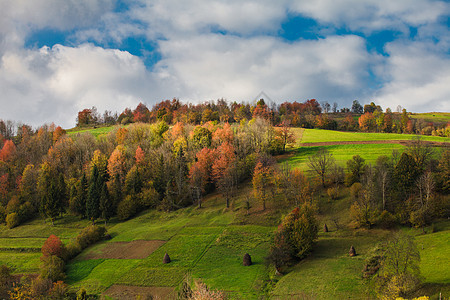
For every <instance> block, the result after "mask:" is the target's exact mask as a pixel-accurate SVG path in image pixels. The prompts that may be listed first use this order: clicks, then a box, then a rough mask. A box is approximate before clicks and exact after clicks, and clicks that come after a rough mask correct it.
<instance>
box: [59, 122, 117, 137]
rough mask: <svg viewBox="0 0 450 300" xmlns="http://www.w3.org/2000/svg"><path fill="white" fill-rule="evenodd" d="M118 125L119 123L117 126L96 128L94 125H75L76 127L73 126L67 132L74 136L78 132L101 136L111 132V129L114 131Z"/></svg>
mask: <svg viewBox="0 0 450 300" xmlns="http://www.w3.org/2000/svg"><path fill="white" fill-rule="evenodd" d="M116 127H118V125H116V126H104V127H96V128H94V127H92V128H89V127H88V128H84V127H82V128H78V127H75V128H72V129H68V130H67V134H68V135H69V136H73V135H76V134H81V133H85V132H90V133H91V134H92V135H93V136H95V137H99V136H101V135H104V134H107V133H109V132H110V131H112V130H113V129H114V128H116Z"/></svg>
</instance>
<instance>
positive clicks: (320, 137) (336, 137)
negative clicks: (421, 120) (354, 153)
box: [297, 129, 450, 144]
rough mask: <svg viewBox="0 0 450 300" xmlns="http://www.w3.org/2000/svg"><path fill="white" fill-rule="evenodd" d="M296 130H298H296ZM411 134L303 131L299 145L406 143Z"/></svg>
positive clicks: (438, 139)
mask: <svg viewBox="0 0 450 300" xmlns="http://www.w3.org/2000/svg"><path fill="white" fill-rule="evenodd" d="M297 130H298V129H297ZM414 137H415V135H413V134H397V133H373V132H348V131H334V130H325V129H304V131H303V134H302V139H301V141H300V143H305V144H306V143H322V142H360V141H407V140H411V139H412V138H414ZM420 137H421V138H422V139H423V140H424V141H432V142H447V143H448V142H450V138H444V137H439V136H427V135H421V136H420Z"/></svg>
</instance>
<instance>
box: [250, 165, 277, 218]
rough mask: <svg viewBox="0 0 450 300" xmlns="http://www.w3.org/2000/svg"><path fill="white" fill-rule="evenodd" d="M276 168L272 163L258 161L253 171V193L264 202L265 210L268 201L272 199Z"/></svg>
mask: <svg viewBox="0 0 450 300" xmlns="http://www.w3.org/2000/svg"><path fill="white" fill-rule="evenodd" d="M274 175H275V170H274V168H273V166H271V165H265V164H263V163H262V162H258V163H257V164H256V166H255V170H254V172H253V179H252V184H253V194H254V196H255V198H256V199H258V200H260V201H261V203H262V207H263V210H266V202H267V201H268V200H269V199H270V197H271V196H273V195H271V193H270V191H271V190H273V189H274V188H275V176H274Z"/></svg>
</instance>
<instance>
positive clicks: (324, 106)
mask: <svg viewBox="0 0 450 300" xmlns="http://www.w3.org/2000/svg"><path fill="white" fill-rule="evenodd" d="M321 106H322V109H323V111H324V112H325V113H326V114H327V113H328V112H329V111H330V108H331V105H330V103H328V102H327V101H323V102H322V103H321Z"/></svg>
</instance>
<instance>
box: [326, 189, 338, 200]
mask: <svg viewBox="0 0 450 300" xmlns="http://www.w3.org/2000/svg"><path fill="white" fill-rule="evenodd" d="M327 194H328V197H330V199H331V200H336V199H337V198H338V197H339V189H338V187H337V186H336V187H331V188H328V189H327Z"/></svg>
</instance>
